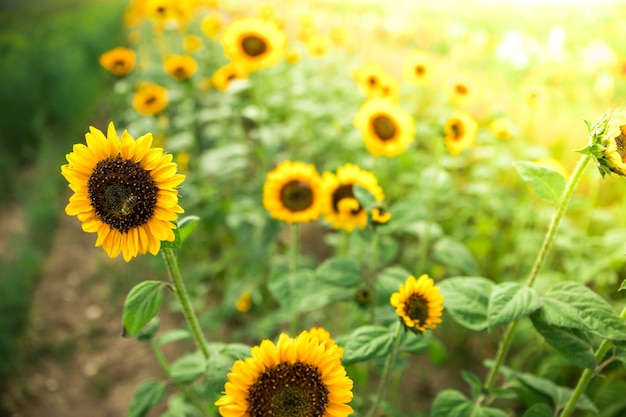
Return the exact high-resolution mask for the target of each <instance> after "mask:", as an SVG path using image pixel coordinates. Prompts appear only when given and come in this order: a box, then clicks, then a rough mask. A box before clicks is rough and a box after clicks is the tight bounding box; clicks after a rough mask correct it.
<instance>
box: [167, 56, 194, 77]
mask: <svg viewBox="0 0 626 417" xmlns="http://www.w3.org/2000/svg"><path fill="white" fill-rule="evenodd" d="M163 67H164V69H165V72H166V73H167V74H169V75H171V76H172V77H174V78H176V79H177V80H178V81H184V80H187V79H189V78H191V77H192V76H193V75H194V74H195V73H196V71H198V64H197V63H196V61H195V60H194V59H193V58H192V57H190V56H189V55H170V56H168V57H167V59H166V60H165V63H164V64H163Z"/></svg>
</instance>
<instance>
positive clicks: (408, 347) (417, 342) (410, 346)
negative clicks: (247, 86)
mask: <svg viewBox="0 0 626 417" xmlns="http://www.w3.org/2000/svg"><path fill="white" fill-rule="evenodd" d="M400 337H401V339H400V344H399V345H398V349H399V350H400V351H401V352H408V353H412V354H414V355H417V354H420V353H423V352H425V351H426V350H428V348H429V347H430V344H431V343H432V341H433V338H432V333H431V332H425V333H420V334H416V333H413V332H404V333H403V334H402V335H401V336H400Z"/></svg>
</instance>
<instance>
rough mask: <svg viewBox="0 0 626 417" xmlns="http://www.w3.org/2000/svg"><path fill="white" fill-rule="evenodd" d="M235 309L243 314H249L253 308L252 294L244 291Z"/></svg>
mask: <svg viewBox="0 0 626 417" xmlns="http://www.w3.org/2000/svg"><path fill="white" fill-rule="evenodd" d="M235 308H236V309H237V311H239V312H241V313H247V312H248V311H250V309H251V308H252V294H251V293H250V291H244V292H243V293H242V294H241V297H239V300H237V302H236V303H235Z"/></svg>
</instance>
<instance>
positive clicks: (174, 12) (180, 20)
mask: <svg viewBox="0 0 626 417" xmlns="http://www.w3.org/2000/svg"><path fill="white" fill-rule="evenodd" d="M144 13H145V15H146V16H147V17H149V18H151V19H153V20H154V21H155V22H156V23H158V24H160V25H162V26H163V27H166V28H177V27H179V26H181V25H183V24H185V23H187V22H189V20H190V19H191V18H192V17H193V13H194V4H193V2H192V1H189V0H186V1H181V0H146V2H145V5H144Z"/></svg>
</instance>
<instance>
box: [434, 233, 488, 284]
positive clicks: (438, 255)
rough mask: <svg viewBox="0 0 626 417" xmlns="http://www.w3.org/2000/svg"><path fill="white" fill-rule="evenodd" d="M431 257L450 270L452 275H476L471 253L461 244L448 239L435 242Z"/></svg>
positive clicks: (474, 262)
mask: <svg viewBox="0 0 626 417" xmlns="http://www.w3.org/2000/svg"><path fill="white" fill-rule="evenodd" d="M432 251H433V252H432V256H433V258H434V259H435V260H436V261H439V262H441V263H442V264H444V265H445V266H446V267H448V268H450V269H451V270H452V273H454V274H468V275H476V274H478V272H479V270H478V263H477V262H476V259H474V255H472V252H470V251H469V249H467V247H466V246H465V245H464V244H462V243H461V242H457V241H456V240H454V239H451V238H449V237H442V238H441V239H439V240H437V242H435V244H434V245H433V248H432Z"/></svg>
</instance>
